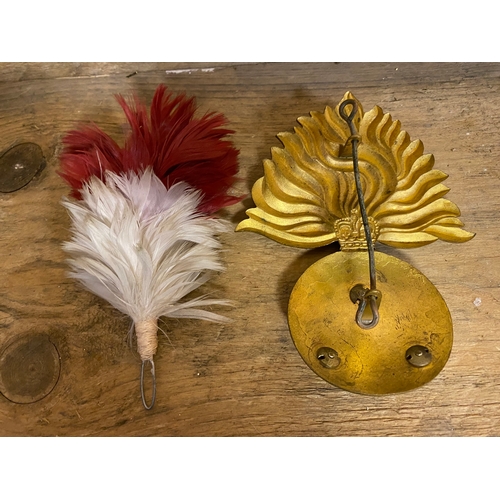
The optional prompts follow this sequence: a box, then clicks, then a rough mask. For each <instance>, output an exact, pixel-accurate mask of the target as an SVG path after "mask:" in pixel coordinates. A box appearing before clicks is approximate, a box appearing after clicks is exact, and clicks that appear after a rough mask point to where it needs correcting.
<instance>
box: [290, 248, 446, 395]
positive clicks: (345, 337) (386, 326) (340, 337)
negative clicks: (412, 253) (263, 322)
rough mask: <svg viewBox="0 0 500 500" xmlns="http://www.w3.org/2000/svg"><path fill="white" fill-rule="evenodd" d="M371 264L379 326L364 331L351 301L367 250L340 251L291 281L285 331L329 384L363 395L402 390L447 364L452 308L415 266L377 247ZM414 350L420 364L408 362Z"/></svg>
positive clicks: (364, 269) (429, 377)
mask: <svg viewBox="0 0 500 500" xmlns="http://www.w3.org/2000/svg"><path fill="white" fill-rule="evenodd" d="M375 261H376V270H377V277H378V288H379V290H380V291H381V293H382V297H383V299H382V301H381V304H380V308H379V309H380V320H379V322H378V324H377V326H375V327H373V328H371V329H369V330H366V329H362V328H360V327H359V326H358V325H357V324H356V321H354V318H355V315H356V311H357V305H356V304H354V303H353V302H352V300H351V298H350V291H351V290H352V289H353V288H354V287H356V285H358V284H359V283H362V282H363V281H365V280H366V274H367V269H368V255H367V254H366V253H364V252H339V253H335V254H333V255H330V256H328V257H325V258H323V259H321V260H320V261H318V262H317V263H316V264H313V265H312V266H311V267H310V268H309V269H307V270H306V272H305V273H304V274H303V275H302V276H301V277H300V278H299V280H298V281H297V283H296V285H295V287H294V289H293V291H292V294H291V297H290V302H289V305H288V322H289V326H290V332H291V334H292V338H293V341H294V343H295V346H296V347H297V350H298V351H299V353H300V355H301V356H302V358H303V359H304V361H305V362H306V363H307V365H308V366H309V367H310V368H311V369H312V370H313V371H314V372H315V373H316V374H318V375H319V376H320V377H322V378H323V379H325V380H326V381H328V382H330V383H331V384H333V385H335V386H337V387H340V388H342V389H345V390H348V391H351V392H356V393H361V394H388V393H395V392H403V391H408V390H410V389H415V388H416V387H419V386H421V385H423V384H425V383H427V382H429V381H430V380H432V379H433V378H434V377H435V376H436V375H437V374H438V373H439V372H440V371H441V370H442V369H443V367H444V365H445V364H446V361H447V360H448V358H449V356H450V352H451V348H452V343H453V327H452V322H451V317H450V313H449V311H448V308H447V306H446V303H445V301H444V300H443V298H442V297H441V295H440V294H439V292H438V291H437V289H436V288H435V287H434V285H433V284H432V283H431V282H430V281H429V280H428V279H427V278H426V277H425V276H424V275H423V274H422V273H420V272H419V271H417V270H416V269H415V268H414V267H412V266H411V265H409V264H407V263H406V262H404V261H401V260H399V259H397V258H395V257H392V256H390V255H386V254H383V253H380V252H375ZM328 353H332V356H333V357H332V358H328ZM412 353H413V356H416V357H417V358H419V359H420V358H422V357H423V359H425V360H426V361H425V362H420V363H419V362H417V363H412V362H411V360H412V358H409V356H411V354H412ZM419 353H420V355H419ZM325 356H326V358H325ZM429 358H430V361H429ZM325 360H326V361H325ZM421 365H423V366H421Z"/></svg>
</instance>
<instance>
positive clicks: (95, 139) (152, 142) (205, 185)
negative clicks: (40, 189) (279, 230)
mask: <svg viewBox="0 0 500 500" xmlns="http://www.w3.org/2000/svg"><path fill="white" fill-rule="evenodd" d="M116 99H117V100H118V102H119V104H120V105H121V107H122V108H123V111H124V112H125V115H126V117H127V120H128V123H129V124H130V127H131V131H130V133H129V135H128V137H127V138H126V140H125V144H124V147H123V148H121V147H120V146H118V144H117V143H116V142H115V141H114V140H113V139H112V138H111V137H110V136H109V135H107V134H106V133H104V132H103V131H102V130H101V129H100V128H99V127H97V126H96V125H92V126H91V125H86V126H82V127H80V128H79V129H77V130H73V131H71V132H69V133H68V134H67V135H66V137H65V138H64V139H63V144H64V149H63V151H62V153H61V155H60V162H61V170H60V171H59V174H60V175H61V177H62V178H63V179H65V180H66V182H67V183H68V184H69V185H70V186H71V188H72V192H71V195H72V196H73V197H75V198H77V199H80V198H81V195H80V192H79V190H80V189H81V188H82V187H83V185H84V184H85V183H86V182H87V181H88V180H89V179H90V178H91V177H92V176H96V177H98V178H99V179H101V180H102V181H105V175H104V174H105V172H106V171H111V172H115V173H126V172H136V173H138V172H141V171H143V170H145V169H146V168H147V167H152V168H153V171H154V173H155V174H156V175H157V177H158V178H159V179H160V180H161V181H162V182H163V184H164V185H165V186H166V187H167V188H168V187H170V186H172V185H173V184H175V183H176V182H179V181H184V182H187V183H188V184H189V185H191V186H192V187H193V188H195V189H199V190H200V191H201V192H202V193H203V199H202V201H201V203H200V206H199V207H198V209H199V210H200V211H201V212H204V213H207V214H211V213H213V212H216V211H217V210H219V209H220V208H222V207H224V206H228V205H232V204H233V203H236V202H238V201H240V200H241V198H240V197H235V196H230V195H228V194H227V191H228V189H229V188H230V187H231V186H232V184H233V183H234V181H235V180H236V174H237V171H238V153H239V152H238V150H237V149H235V148H234V147H233V145H232V143H231V142H229V141H227V140H223V139H224V138H226V137H227V136H229V135H230V134H233V133H234V131H233V130H229V129H227V128H224V126H225V125H226V124H227V120H226V118H225V117H224V115H222V114H220V113H207V114H206V115H204V116H203V117H201V118H195V117H194V114H195V111H196V104H195V98H194V97H191V98H188V97H186V96H185V95H184V94H179V95H177V96H174V95H173V94H172V93H170V92H168V91H167V88H166V87H165V86H164V85H160V86H159V87H158V88H157V90H156V92H155V95H154V97H153V100H152V103H151V110H150V114H149V116H148V112H147V109H146V106H145V105H144V104H143V103H142V102H141V101H140V100H139V99H138V98H137V97H135V98H134V100H133V102H132V103H131V104H128V103H127V102H126V100H125V99H124V98H123V97H122V96H120V95H118V96H116Z"/></svg>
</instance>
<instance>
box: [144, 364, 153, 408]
mask: <svg viewBox="0 0 500 500" xmlns="http://www.w3.org/2000/svg"><path fill="white" fill-rule="evenodd" d="M147 361H149V362H150V363H151V377H152V379H153V395H152V396H151V404H149V405H148V404H147V403H146V396H145V395H144V365H145V364H146V362H147ZM141 398H142V404H143V405H144V408H146V410H151V408H153V406H154V404H155V400H156V374H155V363H154V361H153V360H152V359H145V360H143V361H142V365H141Z"/></svg>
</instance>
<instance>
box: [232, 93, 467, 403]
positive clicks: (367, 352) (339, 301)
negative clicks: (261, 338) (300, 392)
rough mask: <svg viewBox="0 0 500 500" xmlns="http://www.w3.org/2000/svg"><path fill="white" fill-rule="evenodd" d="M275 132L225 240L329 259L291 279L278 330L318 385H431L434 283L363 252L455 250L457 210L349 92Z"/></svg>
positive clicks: (441, 319)
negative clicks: (237, 235)
mask: <svg viewBox="0 0 500 500" xmlns="http://www.w3.org/2000/svg"><path fill="white" fill-rule="evenodd" d="M298 122H299V124H300V126H299V127H296V128H295V132H294V133H289V132H284V133H281V134H278V137H279V139H280V140H281V142H282V143H283V146H284V147H283V148H272V159H268V160H265V161H264V177H262V178H260V179H259V180H257V182H256V183H255V185H254V187H253V190H252V197H253V200H254V202H255V204H256V208H252V209H250V210H247V215H248V219H245V220H244V221H242V222H241V223H240V224H239V225H238V227H237V228H236V230H237V231H253V232H256V233H259V234H262V235H264V236H267V237H269V238H272V239H273V240H275V241H277V242H279V243H283V244H286V245H291V246H297V247H301V248H314V247H319V246H324V245H328V244H330V243H332V242H335V241H338V242H339V243H340V248H341V252H337V253H332V254H331V255H329V256H328V257H325V258H323V259H321V260H319V261H318V262H316V263H315V264H313V265H312V266H311V267H310V268H309V269H307V270H306V271H305V272H304V274H303V275H302V276H301V277H300V278H299V280H298V281H297V283H296V284H295V287H294V289H293V291H292V294H291V297H290V301H289V305H288V323H289V327H290V332H291V335H292V338H293V341H294V343H295V346H296V347H297V350H298V351H299V353H300V355H301V356H302V358H303V359H304V361H305V362H306V363H307V364H308V366H309V367H310V368H312V370H313V371H314V372H315V373H317V374H318V375H319V376H320V377H322V378H323V379H325V380H327V381H328V382H330V383H331V384H333V385H335V386H337V387H340V388H342V389H345V390H348V391H351V392H356V393H362V394H388V393H396V392H402V391H407V390H410V389H414V388H416V387H419V386H421V385H423V384H425V383H426V382H429V381H430V380H432V379H433V378H434V377H435V376H436V375H437V374H438V373H439V372H440V371H441V370H442V369H443V367H444V365H445V364H446V362H447V360H448V358H449V356H450V352H451V348H452V343H453V327H452V322H451V316H450V313H449V310H448V308H447V306H446V303H445V301H444V300H443V298H442V297H441V295H440V294H439V292H438V291H437V289H436V288H435V287H434V285H433V284H432V283H431V282H430V281H429V280H428V279H427V278H426V277H425V276H424V275H423V274H422V273H420V272H419V271H418V270H417V269H415V268H414V267H412V266H410V265H409V264H408V263H406V262H404V261H402V260H400V259H397V258H395V257H392V256H389V255H387V254H384V253H382V252H378V251H375V250H374V244H375V243H376V242H379V243H383V244H386V245H390V246H393V247H397V248H414V247H418V246H422V245H427V244H429V243H432V242H433V241H436V240H437V239H442V240H445V241H449V242H465V241H468V240H470V239H471V238H472V237H473V236H474V234H473V233H469V232H467V231H465V230H463V229H462V226H463V224H462V222H461V221H460V220H459V219H458V216H459V215H460V211H459V209H458V207H457V206H456V205H455V204H454V203H453V202H451V201H449V200H447V199H444V198H443V196H444V195H445V194H446V193H447V192H448V191H449V190H448V188H446V187H445V186H444V185H443V184H441V182H442V181H443V180H444V179H446V178H447V175H446V174H444V173H443V172H441V171H439V170H436V169H434V168H433V167H434V157H433V155H431V154H424V146H423V144H422V142H421V141H420V140H414V141H412V140H411V139H410V136H409V134H408V133H407V132H405V131H403V130H401V124H400V122H399V121H398V120H393V119H392V117H391V115H390V114H387V113H385V114H384V112H383V111H382V109H380V108H379V107H378V106H375V107H374V108H373V109H372V110H370V111H369V112H367V113H364V112H363V108H362V106H361V104H360V103H359V101H357V99H356V98H355V97H354V96H353V95H352V94H351V93H349V92H347V93H346V94H345V95H344V98H343V99H342V100H341V101H340V103H339V104H338V105H337V106H336V107H335V109H332V108H330V107H326V109H325V112H324V113H320V112H315V111H313V112H311V113H310V116H304V117H300V118H299V119H298Z"/></svg>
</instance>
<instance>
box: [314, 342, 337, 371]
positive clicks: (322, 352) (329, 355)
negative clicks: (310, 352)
mask: <svg viewBox="0 0 500 500" xmlns="http://www.w3.org/2000/svg"><path fill="white" fill-rule="evenodd" d="M316 358H317V360H318V361H319V362H320V363H321V365H322V366H324V367H325V368H337V366H339V365H340V358H339V355H338V353H337V351H335V349H332V348H331V347H320V348H319V349H318V350H317V352H316Z"/></svg>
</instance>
